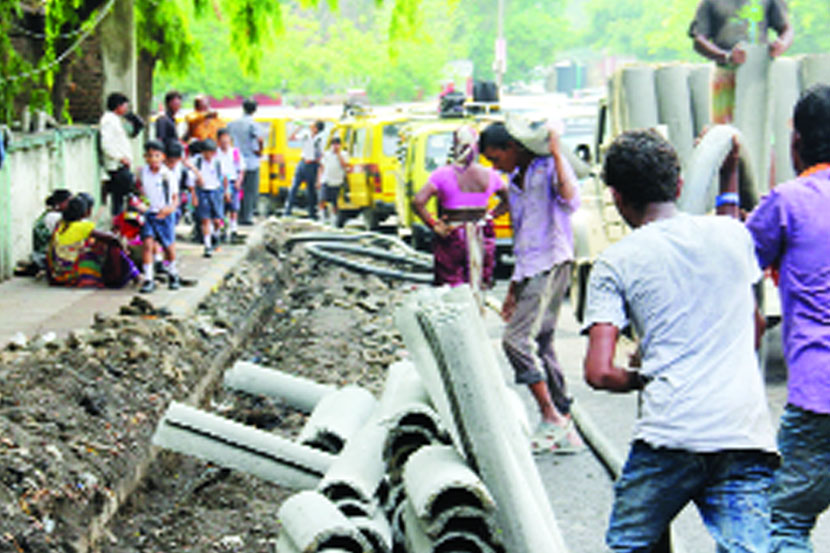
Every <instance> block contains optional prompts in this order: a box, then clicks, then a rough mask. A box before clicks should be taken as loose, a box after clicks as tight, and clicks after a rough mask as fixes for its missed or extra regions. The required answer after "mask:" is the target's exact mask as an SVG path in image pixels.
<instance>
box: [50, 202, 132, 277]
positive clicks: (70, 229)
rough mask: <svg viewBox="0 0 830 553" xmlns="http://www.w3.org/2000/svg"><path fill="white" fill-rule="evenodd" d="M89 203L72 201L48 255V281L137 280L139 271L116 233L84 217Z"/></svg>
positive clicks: (51, 242)
mask: <svg viewBox="0 0 830 553" xmlns="http://www.w3.org/2000/svg"><path fill="white" fill-rule="evenodd" d="M86 212H87V204H86V202H85V201H84V200H83V199H82V198H79V197H77V196H76V197H74V198H72V199H71V200H69V203H68V204H67V206H66V209H64V211H63V219H62V220H61V221H60V222H59V223H58V226H57V227H56V228H55V231H54V232H53V233H52V238H51V240H50V242H49V249H48V250H47V254H46V262H47V275H48V277H49V283H50V284H52V285H55V286H73V287H77V288H105V287H106V288H121V287H122V286H124V285H126V284H127V283H129V282H130V281H137V280H138V276H139V274H138V270H137V269H136V267H135V265H134V264H133V262H132V261H131V260H130V258H129V257H128V256H127V255H126V253H125V252H124V249H123V248H122V247H121V243H120V242H119V241H118V238H116V237H115V236H114V235H112V234H109V233H106V232H101V231H98V230H95V223H94V222H92V221H86V220H84V217H85V215H86Z"/></svg>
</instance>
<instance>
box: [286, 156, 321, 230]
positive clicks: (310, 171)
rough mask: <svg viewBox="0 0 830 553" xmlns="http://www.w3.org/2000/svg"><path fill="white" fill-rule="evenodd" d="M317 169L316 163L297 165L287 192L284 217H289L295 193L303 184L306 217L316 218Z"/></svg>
mask: <svg viewBox="0 0 830 553" xmlns="http://www.w3.org/2000/svg"><path fill="white" fill-rule="evenodd" d="M319 168H320V164H319V163H316V162H308V161H301V162H300V163H299V164H298V165H297V170H296V171H294V182H293V183H292V184H291V190H289V191H288V200H287V201H286V202H285V214H286V215H291V210H292V209H293V208H294V202H296V201H297V192H298V191H299V190H300V185H302V183H305V184H306V204H307V207H308V216H309V217H311V218H312V219H316V218H317V170H318V169H319Z"/></svg>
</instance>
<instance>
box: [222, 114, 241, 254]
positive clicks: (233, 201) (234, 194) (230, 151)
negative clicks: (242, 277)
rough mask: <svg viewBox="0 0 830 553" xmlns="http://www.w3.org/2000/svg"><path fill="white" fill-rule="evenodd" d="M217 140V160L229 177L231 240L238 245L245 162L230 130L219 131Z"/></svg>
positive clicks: (226, 206)
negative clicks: (241, 187) (241, 189)
mask: <svg viewBox="0 0 830 553" xmlns="http://www.w3.org/2000/svg"><path fill="white" fill-rule="evenodd" d="M217 140H219V150H218V151H217V152H216V158H217V159H218V160H219V163H220V164H221V165H222V174H224V175H226V176H227V177H228V189H229V191H230V199H229V200H228V201H227V203H226V204H225V208H226V209H227V212H228V221H229V226H230V231H231V236H230V240H231V243H235V244H236V243H239V242H240V241H241V237H240V236H239V234H238V228H239V227H238V215H239V207H240V188H239V186H240V185H241V184H242V177H243V176H244V175H245V162H244V161H243V160H242V154H240V153H239V149H237V148H235V147H234V146H233V144H232V142H231V135H230V132H228V129H224V128H223V129H219V132H218V133H217Z"/></svg>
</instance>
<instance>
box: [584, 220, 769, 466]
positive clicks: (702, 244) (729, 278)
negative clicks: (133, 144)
mask: <svg viewBox="0 0 830 553" xmlns="http://www.w3.org/2000/svg"><path fill="white" fill-rule="evenodd" d="M761 276H762V275H761V271H760V269H759V267H758V262H757V261H756V260H755V252H754V247H753V243H752V238H751V237H750V235H749V233H748V232H747V230H746V229H745V228H744V226H743V225H741V224H740V223H738V222H737V221H735V220H733V219H730V218H728V217H713V216H691V215H686V214H679V215H677V216H675V217H672V218H671V219H666V220H661V221H656V222H653V223H649V224H647V225H645V226H643V227H641V228H639V229H636V230H635V231H633V232H632V233H631V234H629V235H628V236H627V237H625V238H623V239H622V240H621V241H619V242H617V243H616V244H614V245H612V246H611V247H609V248H608V249H607V250H605V251H604V252H603V253H602V254H601V255H600V256H599V257H598V258H597V260H596V262H595V263H594V266H593V268H592V269H591V276H590V280H589V285H588V300H587V306H586V312H585V329H586V330H587V329H590V327H591V326H592V325H594V324H596V323H610V324H613V325H614V326H616V327H617V328H620V329H622V328H624V327H626V326H627V325H628V323H629V322H630V323H631V325H632V327H633V328H634V330H635V331H636V333H637V335H638V337H639V338H640V351H641V355H642V358H643V365H642V368H641V369H640V372H641V373H642V374H644V375H646V376H649V377H651V378H652V379H653V380H652V381H651V382H650V383H649V384H647V385H646V387H645V390H643V392H642V399H643V402H642V407H641V413H640V416H639V419H638V421H637V425H636V427H635V432H634V437H635V439H640V440H644V441H645V442H647V443H649V444H650V445H652V446H654V447H668V448H677V449H684V450H687V451H694V452H712V451H721V450H725V449H762V450H766V451H775V440H774V434H773V429H772V424H771V421H770V415H769V411H768V409H767V401H766V395H765V393H764V382H763V378H762V375H761V372H760V370H759V368H758V362H757V358H756V356H755V351H754V344H755V322H754V309H755V298H754V295H753V291H752V285H753V284H754V283H756V282H758V281H759V280H760V279H761Z"/></svg>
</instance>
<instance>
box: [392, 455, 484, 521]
mask: <svg viewBox="0 0 830 553" xmlns="http://www.w3.org/2000/svg"><path fill="white" fill-rule="evenodd" d="M403 481H404V485H405V486H406V495H407V496H408V497H409V500H410V501H411V502H412V506H413V507H414V508H415V514H417V515H418V518H420V519H421V520H424V521H431V520H433V519H435V518H437V517H438V516H440V515H441V514H442V513H443V512H444V511H445V510H446V509H449V508H452V507H456V506H459V505H467V506H470V507H476V508H478V509H480V510H481V511H483V512H493V511H495V509H496V504H495V501H494V500H493V496H491V495H490V492H489V491H488V490H487V487H486V486H485V485H484V482H482V481H481V478H479V477H478V475H477V474H476V473H475V472H473V471H472V470H471V469H470V467H469V466H467V464H466V463H465V462H464V459H462V457H461V455H459V454H458V452H457V451H456V450H455V448H454V447H452V446H427V447H423V448H421V449H419V450H418V451H417V452H415V453H413V454H412V456H411V457H410V458H409V460H408V461H407V462H406V466H405V467H404V475H403Z"/></svg>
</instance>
